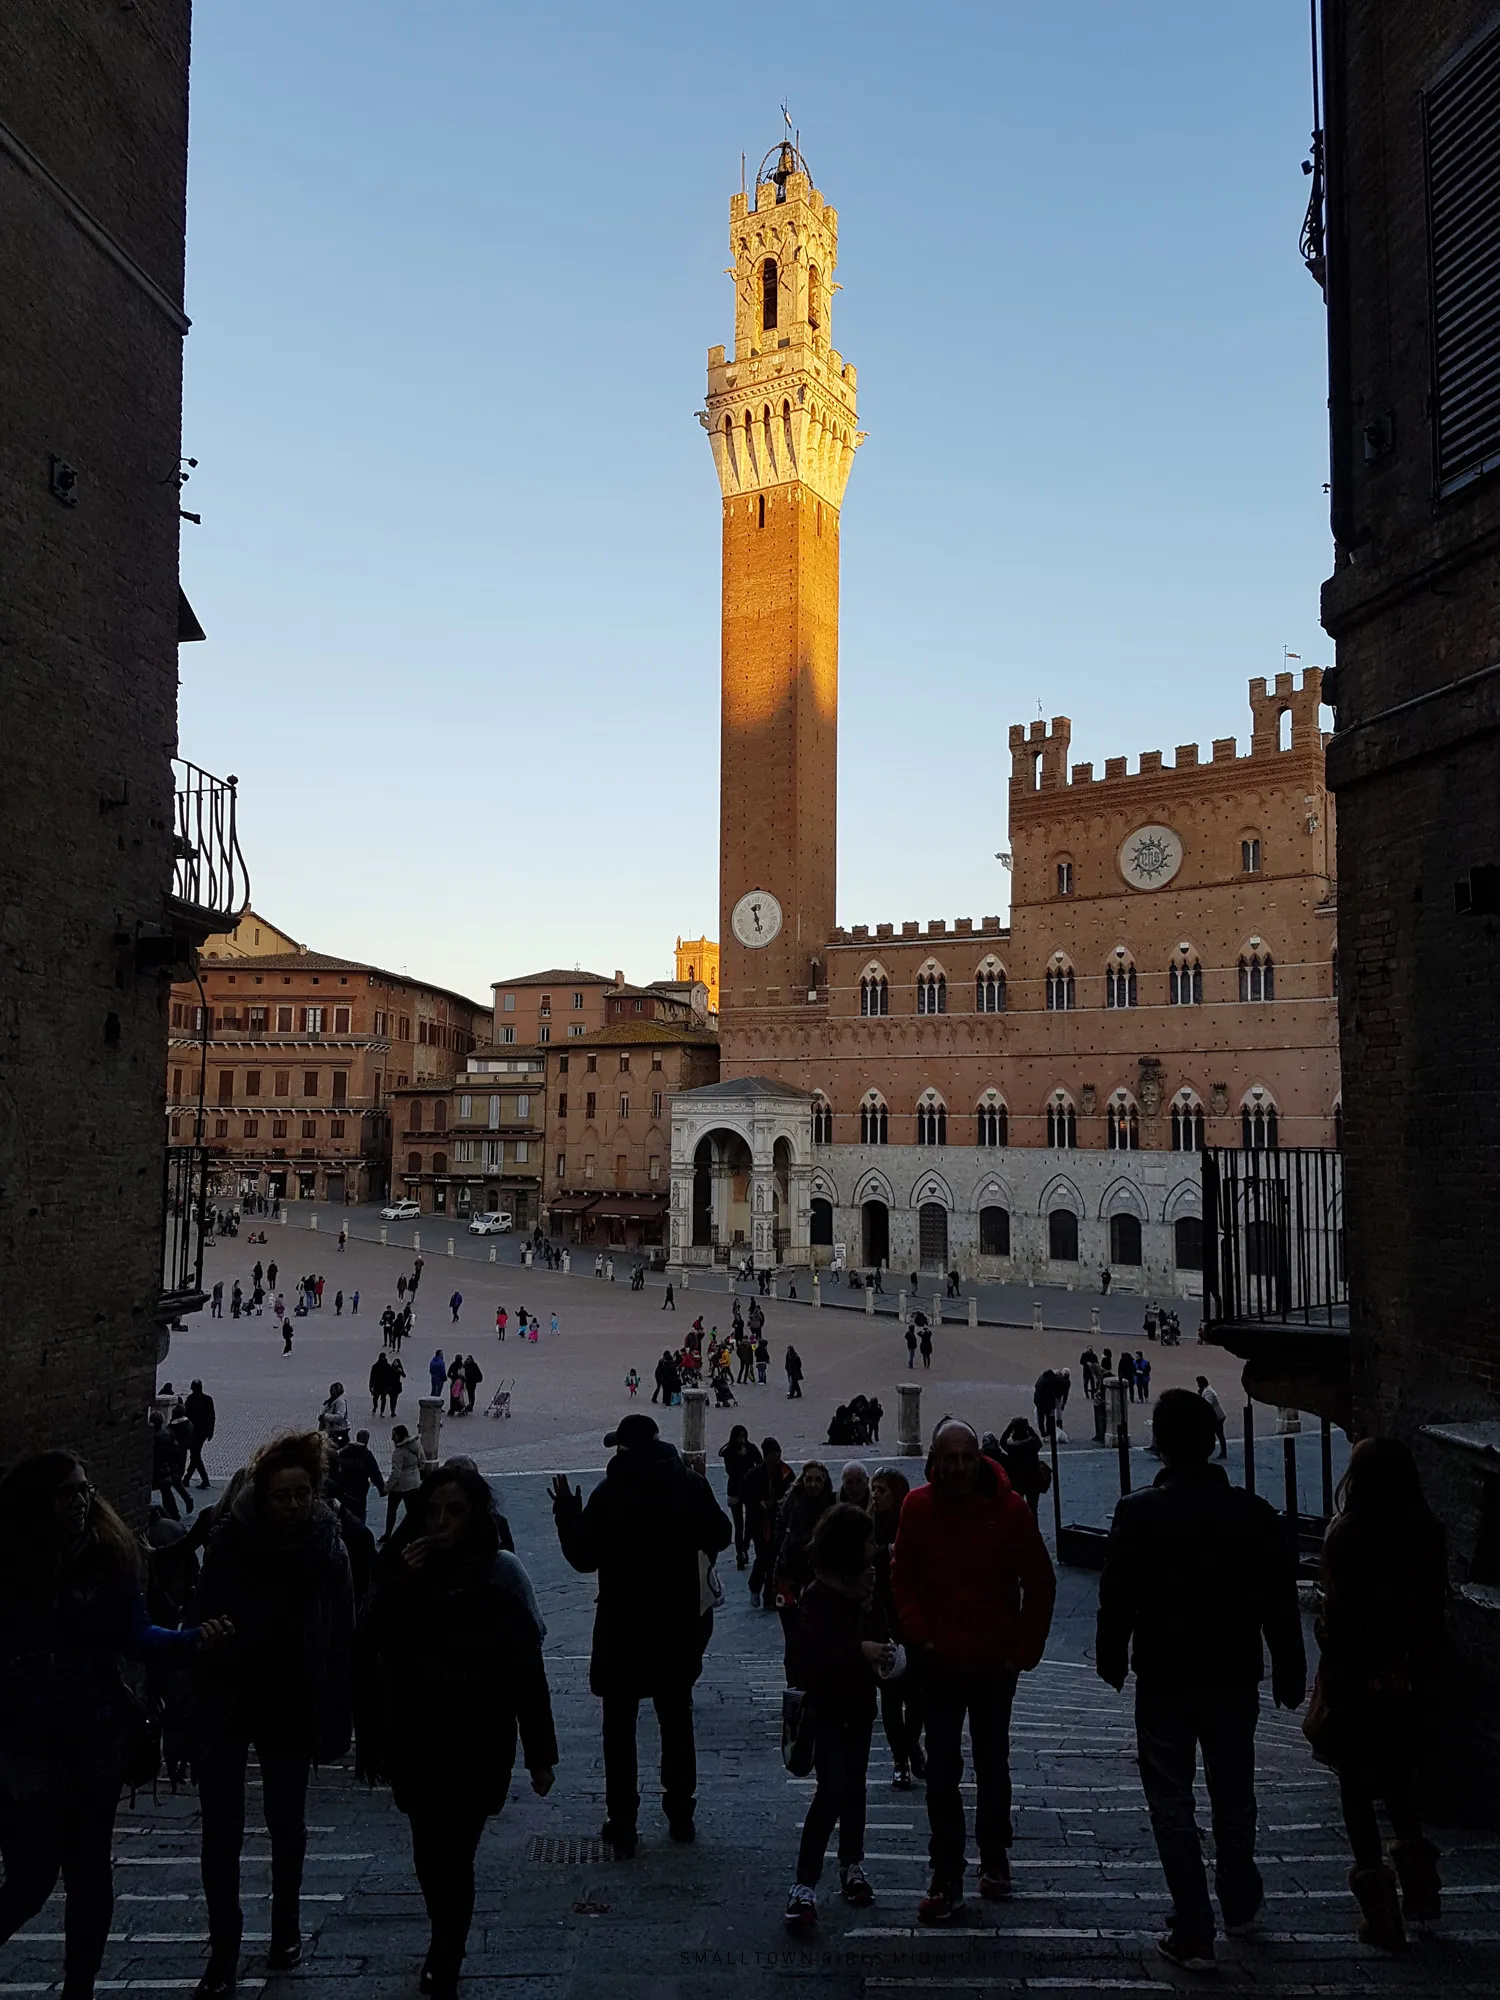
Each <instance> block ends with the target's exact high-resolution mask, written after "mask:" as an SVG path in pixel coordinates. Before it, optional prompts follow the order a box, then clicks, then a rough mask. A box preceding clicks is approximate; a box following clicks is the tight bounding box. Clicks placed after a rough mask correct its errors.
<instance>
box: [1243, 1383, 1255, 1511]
mask: <svg viewBox="0 0 1500 2000" xmlns="http://www.w3.org/2000/svg"><path fill="white" fill-rule="evenodd" d="M1245 1491H1246V1492H1247V1493H1253V1492H1254V1491H1255V1405H1254V1403H1253V1402H1252V1401H1251V1400H1250V1398H1249V1397H1248V1396H1247V1397H1246V1398H1245Z"/></svg>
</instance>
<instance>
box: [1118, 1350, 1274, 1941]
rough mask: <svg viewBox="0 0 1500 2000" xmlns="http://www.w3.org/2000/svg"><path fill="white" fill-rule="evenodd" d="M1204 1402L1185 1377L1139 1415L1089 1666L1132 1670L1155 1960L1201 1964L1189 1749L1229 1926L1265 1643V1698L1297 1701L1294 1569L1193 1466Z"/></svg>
mask: <svg viewBox="0 0 1500 2000" xmlns="http://www.w3.org/2000/svg"><path fill="white" fill-rule="evenodd" d="M1214 1431H1215V1424H1214V1420H1213V1414H1212V1412H1211V1411H1210V1410H1209V1409H1208V1407H1207V1406H1206V1405H1205V1403H1204V1402H1203V1400H1202V1398H1201V1397H1199V1396H1195V1395H1194V1394H1193V1393H1192V1391H1191V1390H1189V1389H1168V1390H1166V1391H1165V1392H1164V1393H1163V1394H1162V1395H1160V1396H1159V1397H1158V1398H1157V1400H1156V1406H1155V1408H1154V1410H1153V1411H1152V1437H1153V1441H1154V1443H1155V1445H1156V1449H1157V1451H1158V1453H1159V1454H1160V1457H1161V1460H1162V1469H1161V1471H1160V1472H1159V1473H1158V1474H1157V1475H1156V1478H1155V1479H1154V1480H1153V1482H1152V1483H1151V1485H1150V1486H1148V1487H1146V1488H1144V1489H1143V1490H1142V1491H1141V1492H1138V1493H1129V1494H1127V1495H1126V1496H1125V1497H1124V1498H1123V1499H1122V1500H1121V1501H1120V1503H1119V1505H1118V1506H1117V1507H1116V1508H1115V1516H1114V1521H1113V1523H1112V1525H1111V1527H1110V1531H1109V1543H1108V1547H1107V1549H1106V1552H1105V1560H1104V1573H1103V1575H1102V1577H1101V1578H1100V1581H1099V1615H1098V1622H1097V1626H1096V1630H1095V1647H1094V1652H1095V1662H1096V1666H1097V1670H1098V1673H1099V1677H1100V1679H1101V1680H1104V1681H1107V1682H1108V1683H1109V1685H1110V1686H1111V1687H1114V1688H1117V1689H1123V1688H1124V1685H1125V1677H1126V1674H1127V1672H1128V1670H1129V1668H1130V1667H1131V1666H1134V1669H1135V1733H1136V1751H1137V1759H1138V1762H1139V1765H1140V1772H1141V1786H1142V1789H1143V1790H1144V1792H1145V1794H1146V1805H1147V1809H1148V1810H1149V1812H1150V1815H1151V1830H1152V1832H1153V1834H1154V1835H1155V1837H1156V1851H1157V1853H1158V1855H1159V1856H1160V1858H1161V1865H1162V1873H1163V1874H1164V1875H1165V1876H1166V1878H1167V1888H1168V1890H1169V1892H1170V1894H1171V1898H1172V1912H1171V1916H1170V1918H1169V1920H1168V1928H1167V1930H1166V1932H1165V1933H1164V1934H1163V1936H1162V1937H1161V1938H1160V1939H1158V1941H1157V1949H1158V1950H1159V1951H1160V1953H1161V1955H1162V1956H1163V1958H1166V1959H1169V1960H1170V1961H1171V1962H1172V1964H1174V1965H1178V1966H1182V1967H1184V1968H1186V1969H1187V1970H1188V1971H1197V1972H1204V1971H1212V1970H1213V1966H1214V1916H1213V1907H1212V1905H1211V1904H1210V1902H1209V1899H1208V1879H1207V1876H1206V1875H1205V1873H1204V1868H1203V1851H1202V1846H1201V1844H1200V1838H1199V1833H1198V1827H1197V1822H1196V1819H1195V1816H1194V1811H1193V1775H1194V1770H1195V1766H1196V1762H1197V1755H1198V1751H1199V1749H1200V1747H1201V1749H1202V1753H1203V1775H1204V1779H1205V1781H1206V1783H1207V1786H1208V1797H1209V1804H1210V1807H1211V1809H1212V1812H1213V1831H1214V1866H1215V1874H1216V1884H1215V1886H1216V1888H1217V1890H1218V1897H1219V1908H1220V1911H1221V1912H1222V1914H1223V1918H1224V1927H1225V1929H1226V1930H1227V1931H1228V1932H1229V1933H1230V1934H1231V1935H1234V1934H1235V1933H1237V1932H1239V1931H1241V1930H1244V1929H1246V1928H1248V1926H1249V1925H1251V1924H1253V1923H1254V1921H1255V1918H1256V1916H1257V1914H1258V1912H1259V1910H1260V1907H1261V1904H1262V1902H1263V1900H1264V1896H1265V1889H1264V1885H1263V1884H1262V1882H1261V1878H1260V1871H1259V1869H1258V1868H1257V1867H1256V1865H1255V1827H1256V1807H1255V1728H1256V1722H1257V1720H1258V1718H1259V1712H1260V1679H1261V1674H1262V1671H1263V1665H1262V1650H1261V1640H1262V1635H1264V1639H1265V1643H1266V1646H1267V1647H1268V1649H1269V1651H1270V1655H1271V1691H1272V1695H1273V1698H1274V1700H1275V1702H1276V1705H1277V1707H1278V1708H1297V1707H1299V1706H1300V1705H1301V1702H1302V1698H1303V1695H1304V1693H1305V1691H1306V1681H1307V1659H1306V1655H1305V1652H1304V1649H1303V1644H1302V1621H1301V1617H1300V1615H1299V1612H1298V1608H1297V1577H1296V1566H1295V1562H1294V1558H1293V1555H1292V1552H1291V1550H1290V1548H1289V1547H1288V1544H1287V1541H1286V1538H1285V1536H1284V1535H1283V1534H1282V1532H1281V1525H1280V1522H1279V1521H1278V1520H1277V1517H1276V1515H1275V1513H1274V1512H1273V1511H1272V1509H1271V1507H1270V1506H1269V1505H1268V1504H1267V1502H1266V1501H1264V1500H1261V1499H1258V1498H1257V1497H1256V1496H1255V1495H1254V1494H1252V1493H1246V1492H1244V1491H1243V1490H1242V1489H1241V1488H1239V1487H1237V1486H1231V1485H1230V1483H1229V1480H1228V1478H1227V1476H1226V1475H1225V1473H1224V1472H1223V1471H1222V1470H1221V1469H1220V1468H1219V1467H1218V1466H1216V1465H1211V1464H1210V1463H1209V1461H1210V1459H1211V1457H1212V1455H1213V1447H1214Z"/></svg>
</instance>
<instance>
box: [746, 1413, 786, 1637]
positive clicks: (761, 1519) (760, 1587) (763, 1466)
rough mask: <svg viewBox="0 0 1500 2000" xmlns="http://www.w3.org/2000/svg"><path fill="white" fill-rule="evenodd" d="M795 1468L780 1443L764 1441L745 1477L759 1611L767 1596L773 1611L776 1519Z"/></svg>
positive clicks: (754, 1591)
mask: <svg viewBox="0 0 1500 2000" xmlns="http://www.w3.org/2000/svg"><path fill="white" fill-rule="evenodd" d="M792 1477H793V1475H792V1468H791V1467H790V1466H789V1465H788V1464H787V1463H786V1461H785V1460H784V1459H783V1458H782V1456H781V1444H780V1441H779V1440H778V1439H776V1438H773V1437H768V1438H762V1439H761V1441H760V1464H759V1465H755V1466H752V1467H751V1468H750V1470H749V1472H747V1473H746V1475H745V1483H744V1485H743V1487H742V1488H741V1489H740V1497H741V1500H742V1501H743V1503H744V1508H745V1532H746V1534H747V1536H748V1537H749V1541H750V1547H751V1549H752V1550H753V1551H754V1557H753V1560H752V1562H751V1565H750V1602H751V1604H752V1605H753V1606H754V1608H755V1609H756V1610H757V1611H759V1610H760V1608H761V1600H762V1597H763V1596H764V1597H765V1599H766V1601H767V1606H768V1608H769V1602H770V1587H769V1586H770V1582H771V1569H772V1564H773V1562H774V1560H775V1554H776V1517H777V1514H778V1513H779V1512H780V1509H781V1503H782V1501H783V1500H784V1499H785V1498H786V1496H787V1493H788V1492H789V1491H790V1489H791V1485H792Z"/></svg>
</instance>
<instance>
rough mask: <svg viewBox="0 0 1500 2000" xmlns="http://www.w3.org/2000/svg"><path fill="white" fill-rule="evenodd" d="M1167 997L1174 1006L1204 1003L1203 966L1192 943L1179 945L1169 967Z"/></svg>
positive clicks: (1195, 1005) (1190, 1005)
mask: <svg viewBox="0 0 1500 2000" xmlns="http://www.w3.org/2000/svg"><path fill="white" fill-rule="evenodd" d="M1167 999H1168V1000H1169V1001H1170V1002H1171V1004H1172V1005H1173V1006H1174V1007H1201V1006H1202V1005H1203V967H1202V966H1201V965H1200V964H1199V963H1198V954H1197V953H1196V952H1195V951H1194V950H1193V949H1192V947H1191V946H1190V945H1179V946H1178V948H1177V950H1176V951H1175V952H1174V953H1173V954H1172V963H1171V964H1170V965H1169V966H1168V967H1167Z"/></svg>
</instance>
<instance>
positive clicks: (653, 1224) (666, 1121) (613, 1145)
mask: <svg viewBox="0 0 1500 2000" xmlns="http://www.w3.org/2000/svg"><path fill="white" fill-rule="evenodd" d="M696 991H697V993H698V994H700V995H702V996H703V997H704V998H705V999H706V993H707V989H706V988H703V987H697V988H696ZM608 1004H609V1006H610V1008H611V1009H612V1010H615V1009H618V1010H619V1013H618V1015H617V1017H616V1018H615V1019H613V1020H611V1021H610V1023H609V1024H608V1025H607V1026H605V1027H602V1028H598V1029H596V1030H595V1031H594V1033H593V1034H589V1035H582V1036H579V1037H578V1038H577V1039H576V1040H574V1041H573V1042H571V1043H570V1044H569V1045H568V1046H567V1047H566V1048H561V1049H560V1048H556V1047H554V1048H552V1049H550V1050H548V1051H547V1052H546V1056H547V1135H548V1137H547V1177H546V1194H545V1202H546V1210H547V1219H548V1226H549V1228H550V1229H551V1231H552V1233H553V1234H554V1235H556V1236H559V1237H561V1238H562V1240H563V1241H564V1242H568V1243H582V1244H588V1245H596V1246H598V1247H599V1248H601V1249H602V1248H610V1247H620V1248H632V1249H633V1248H638V1247H645V1248H656V1247H663V1248H664V1247H665V1245H666V1243H667V1228H666V1224H667V1211H668V1206H669V1199H670V1160H671V1137H672V1100H673V1098H674V1097H675V1096H676V1095H677V1094H678V1093H679V1092H681V1091H686V1090H695V1089H699V1088H701V1087H702V1086H704V1085H708V1084H712V1083H714V1082H715V1081H716V1080H717V1078H718V1074H719V1042H718V1037H717V1035H716V1034H715V1033H714V1032H713V1030H712V1029H711V1028H710V1027H708V1026H707V1024H706V1020H705V1018H704V1015H705V1012H706V1010H705V1009H698V1008H694V1007H692V1006H691V1005H684V1004H683V1003H682V1002H681V1001H680V1000H679V999H678V998H677V996H675V995H672V994H663V993H653V992H652V991H651V989H650V988H645V989H642V988H634V987H623V988H622V989H620V990H617V991H615V992H612V993H611V994H610V995H609V1000H608ZM637 1005H639V1006H640V1007H641V1009H642V1011H641V1013H640V1014H637V1013H636V1012H635V1008H636V1007H637ZM626 1009H629V1010H630V1011H629V1012H628V1013H627V1012H625V1010H626Z"/></svg>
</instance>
